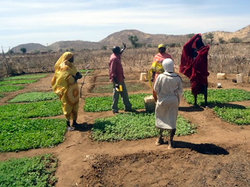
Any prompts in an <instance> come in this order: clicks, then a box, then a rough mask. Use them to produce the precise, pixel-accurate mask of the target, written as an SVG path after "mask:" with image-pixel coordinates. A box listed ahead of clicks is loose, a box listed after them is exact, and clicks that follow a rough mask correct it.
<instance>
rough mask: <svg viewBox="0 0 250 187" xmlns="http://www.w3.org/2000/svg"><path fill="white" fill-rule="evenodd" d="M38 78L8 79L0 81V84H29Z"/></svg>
mask: <svg viewBox="0 0 250 187" xmlns="http://www.w3.org/2000/svg"><path fill="white" fill-rule="evenodd" d="M37 81H38V80H36V79H31V80H29V79H27V80H26V79H23V80H8V81H0V86H3V85H13V84H14V85H15V84H31V83H34V82H37Z"/></svg>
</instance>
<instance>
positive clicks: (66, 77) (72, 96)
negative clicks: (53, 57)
mask: <svg viewBox="0 0 250 187" xmlns="http://www.w3.org/2000/svg"><path fill="white" fill-rule="evenodd" d="M73 62H74V55H73V53H71V52H65V53H64V54H63V55H62V56H61V57H60V58H59V59H58V60H57V62H56V64H55V74H54V76H53V78H52V81H51V84H52V88H53V90H54V92H55V93H56V94H57V95H58V96H59V98H60V100H61V102H62V109H63V114H64V115H65V117H66V119H67V125H68V129H69V130H74V127H75V126H76V125H77V123H76V120H77V113H78V104H79V88H78V85H77V80H78V79H80V78H82V75H81V74H80V73H79V72H77V70H76V68H75V66H74V65H73ZM70 119H72V120H73V124H72V126H71V125H70Z"/></svg>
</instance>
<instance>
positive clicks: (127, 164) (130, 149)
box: [0, 72, 250, 187]
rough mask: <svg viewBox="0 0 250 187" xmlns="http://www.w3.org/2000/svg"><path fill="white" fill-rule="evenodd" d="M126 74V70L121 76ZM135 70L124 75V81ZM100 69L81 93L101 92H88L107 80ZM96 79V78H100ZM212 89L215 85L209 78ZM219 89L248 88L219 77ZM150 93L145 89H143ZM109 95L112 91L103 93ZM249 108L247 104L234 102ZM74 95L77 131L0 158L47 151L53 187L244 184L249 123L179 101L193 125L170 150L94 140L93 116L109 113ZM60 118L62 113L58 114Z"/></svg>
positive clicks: (46, 82)
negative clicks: (90, 108) (53, 164)
mask: <svg viewBox="0 0 250 187" xmlns="http://www.w3.org/2000/svg"><path fill="white" fill-rule="evenodd" d="M127 75H128V74H127ZM135 75H137V77H138V78H139V73H138V72H136V73H135V74H133V75H131V77H130V76H129V75H128V76H127V77H128V80H129V79H130V80H135V79H136V76H135ZM106 76H107V74H106V73H100V72H95V75H94V76H91V77H87V78H86V84H85V86H84V90H83V93H84V97H88V96H93V95H95V96H101V95H103V94H97V93H95V94H92V93H91V92H90V91H91V89H92V88H93V87H94V85H95V84H103V82H106V81H100V80H107V77H106ZM51 77H52V74H50V75H49V76H47V77H45V78H43V79H41V80H40V81H39V82H37V83H34V84H31V85H29V86H28V87H26V88H25V89H24V90H21V91H17V92H14V93H12V94H10V95H8V96H7V97H5V98H3V99H2V100H1V101H0V102H1V103H0V104H4V103H6V101H7V100H9V99H11V98H13V97H14V96H15V95H17V94H19V93H24V92H28V91H49V90H51V87H50V80H51ZM100 77H101V78H100ZM209 82H213V83H214V84H212V87H213V86H214V85H216V84H217V81H216V79H215V75H211V76H210V80H209ZM220 82H221V83H222V86H223V87H224V88H241V89H246V90H248V91H250V90H249V89H250V88H249V84H247V85H244V84H240V85H239V84H234V83H233V82H231V81H230V80H223V81H220ZM145 91H146V92H148V93H150V92H151V91H150V88H149V89H148V90H145ZM106 95H112V94H106ZM237 104H240V105H244V106H250V102H249V101H247V102H237ZM83 106H84V99H80V108H79V117H78V123H80V124H81V125H82V126H81V128H80V129H78V130H76V131H73V132H67V134H66V139H65V141H64V142H63V143H62V144H60V145H58V146H56V147H54V148H46V149H34V150H29V151H22V152H18V153H14V152H13V153H1V154H0V160H6V159H9V158H20V157H24V156H34V155H40V154H44V153H53V154H55V155H56V156H57V158H58V159H59V165H58V169H57V172H56V177H58V183H57V186H60V187H61V186H184V185H185V186H250V176H249V173H250V141H249V139H250V126H243V127H241V126H236V125H232V124H229V123H227V122H225V121H222V120H221V119H219V118H218V117H216V116H215V114H214V112H213V110H212V109H211V108H195V107H193V106H191V105H189V104H187V103H186V102H185V101H184V100H182V101H181V104H180V114H181V115H183V116H184V117H186V118H187V119H189V120H190V121H191V122H192V123H194V124H196V125H197V127H198V132H197V133H196V134H193V135H191V136H182V137H176V138H175V146H176V149H174V150H168V149H167V145H162V146H155V145H154V142H155V138H149V139H144V140H137V141H120V142H113V143H110V142H95V141H92V140H91V138H90V136H91V131H90V128H91V126H92V124H93V123H94V120H95V119H96V118H99V117H106V116H113V113H112V112H111V111H108V112H99V113H86V112H84V111H83V110H82V107H83ZM60 117H62V118H63V116H60Z"/></svg>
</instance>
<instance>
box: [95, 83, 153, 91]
mask: <svg viewBox="0 0 250 187" xmlns="http://www.w3.org/2000/svg"><path fill="white" fill-rule="evenodd" d="M126 88H127V90H128V91H129V92H137V91H143V90H146V91H148V90H149V87H148V86H147V85H146V84H144V83H141V82H126ZM92 93H113V84H112V83H109V84H98V85H95V87H94V89H93V90H92Z"/></svg>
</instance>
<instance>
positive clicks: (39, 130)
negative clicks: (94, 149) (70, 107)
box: [0, 118, 67, 152]
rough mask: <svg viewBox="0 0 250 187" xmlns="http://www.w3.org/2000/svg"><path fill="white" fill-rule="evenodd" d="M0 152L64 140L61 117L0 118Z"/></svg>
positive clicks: (47, 145)
mask: <svg viewBox="0 0 250 187" xmlns="http://www.w3.org/2000/svg"><path fill="white" fill-rule="evenodd" d="M0 120H1V125H0V152H7V151H20V150H27V149H33V148H40V147H51V146H54V145H57V144H59V143H61V142H63V140H64V134H65V133H66V129H67V128H66V121H65V120H63V119H24V118H20V119H16V118H14V119H12V120H11V119H0Z"/></svg>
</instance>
